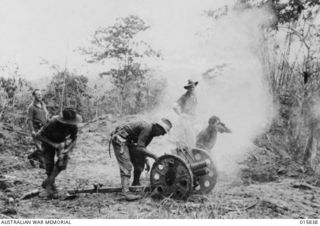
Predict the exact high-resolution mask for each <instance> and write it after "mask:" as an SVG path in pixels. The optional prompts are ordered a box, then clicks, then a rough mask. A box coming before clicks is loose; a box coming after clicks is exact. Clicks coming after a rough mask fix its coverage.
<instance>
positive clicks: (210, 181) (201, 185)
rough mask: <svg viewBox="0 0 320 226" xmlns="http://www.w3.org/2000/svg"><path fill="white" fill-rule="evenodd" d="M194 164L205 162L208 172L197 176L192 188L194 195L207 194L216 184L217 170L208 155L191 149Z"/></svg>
mask: <svg viewBox="0 0 320 226" xmlns="http://www.w3.org/2000/svg"><path fill="white" fill-rule="evenodd" d="M191 152H192V155H193V157H194V161H195V162H200V161H204V160H205V161H207V167H208V169H209V172H208V173H207V174H206V175H202V176H198V177H197V178H196V179H197V181H196V182H197V183H196V186H195V188H194V192H195V193H209V192H210V191H211V190H212V189H213V188H214V186H215V185H216V183H217V176H218V173H217V169H216V167H215V166H214V163H213V161H212V158H211V157H210V155H209V154H208V153H207V152H206V151H205V150H202V149H197V148H193V149H192V150H191Z"/></svg>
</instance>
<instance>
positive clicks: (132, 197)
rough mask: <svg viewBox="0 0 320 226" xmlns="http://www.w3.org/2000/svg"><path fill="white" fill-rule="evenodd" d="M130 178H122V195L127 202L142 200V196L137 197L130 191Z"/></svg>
mask: <svg viewBox="0 0 320 226" xmlns="http://www.w3.org/2000/svg"><path fill="white" fill-rule="evenodd" d="M129 184H130V178H129V177H125V176H122V177H121V185H122V193H123V195H124V197H125V198H126V200H127V201H135V200H138V199H141V198H142V197H141V196H140V195H135V194H133V193H131V192H130V191H129Z"/></svg>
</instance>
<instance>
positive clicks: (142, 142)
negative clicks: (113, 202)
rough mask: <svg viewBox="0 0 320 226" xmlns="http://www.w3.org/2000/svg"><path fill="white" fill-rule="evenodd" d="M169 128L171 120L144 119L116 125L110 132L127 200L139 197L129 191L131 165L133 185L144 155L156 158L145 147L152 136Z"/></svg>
mask: <svg viewBox="0 0 320 226" xmlns="http://www.w3.org/2000/svg"><path fill="white" fill-rule="evenodd" d="M171 128H172V124H171V122H170V121H169V120H168V119H165V118H163V119H161V121H159V122H157V123H147V122H145V121H138V122H133V123H129V124H126V125H123V126H120V127H117V128H116V130H115V131H114V132H113V133H112V134H111V142H112V146H113V149H114V153H115V156H116V158H117V161H118V164H119V168H120V177H121V185H122V192H123V195H124V196H125V198H126V200H127V201H133V200H136V199H139V198H140V196H137V195H134V194H131V193H130V191H129V184H130V177H131V171H132V165H133V168H134V180H133V185H139V184H140V175H141V172H142V171H143V169H144V165H145V160H146V157H150V158H153V159H157V156H156V155H155V154H153V153H151V152H149V151H148V150H147V149H146V147H147V146H148V145H149V144H150V142H151V141H152V139H153V138H154V137H157V136H161V135H164V134H166V133H168V132H169V131H170V129H171Z"/></svg>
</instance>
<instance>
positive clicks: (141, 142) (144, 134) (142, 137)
mask: <svg viewBox="0 0 320 226" xmlns="http://www.w3.org/2000/svg"><path fill="white" fill-rule="evenodd" d="M150 132H151V127H150V128H145V129H143V130H142V131H141V132H140V134H139V137H138V142H137V150H138V151H141V152H142V153H144V154H145V155H146V156H147V157H150V158H153V159H157V156H156V155H155V154H153V153H151V152H150V151H148V150H147V148H146V141H147V139H148V136H149V134H150Z"/></svg>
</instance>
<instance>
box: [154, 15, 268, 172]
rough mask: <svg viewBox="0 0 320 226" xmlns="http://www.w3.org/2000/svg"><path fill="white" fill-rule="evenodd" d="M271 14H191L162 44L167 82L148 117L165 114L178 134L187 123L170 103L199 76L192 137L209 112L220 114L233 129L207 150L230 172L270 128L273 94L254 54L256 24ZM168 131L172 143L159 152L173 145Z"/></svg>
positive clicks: (220, 167) (257, 35)
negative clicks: (159, 101)
mask: <svg viewBox="0 0 320 226" xmlns="http://www.w3.org/2000/svg"><path fill="white" fill-rule="evenodd" d="M271 17H272V15H271V13H269V12H268V11H267V10H262V9H261V10H251V11H245V12H239V11H238V12H232V11H230V12H229V14H228V15H227V16H225V17H223V18H221V19H219V20H217V21H214V20H212V19H209V18H208V17H206V16H205V15H204V14H201V13H200V12H198V13H195V16H194V17H193V18H192V19H190V20H189V21H187V25H185V26H188V27H189V29H181V30H179V29H178V30H176V32H173V33H171V35H172V36H174V38H173V39H174V40H177V39H179V40H180V42H174V44H173V45H170V46H167V47H166V52H164V61H163V63H162V65H161V66H160V67H159V68H163V69H162V70H161V71H160V72H159V76H164V77H165V78H166V79H167V83H168V87H167V89H166V90H165V95H164V97H163V101H162V104H161V106H160V107H159V109H156V110H155V111H154V112H152V114H151V116H150V115H149V116H150V117H151V118H159V117H161V116H164V117H168V118H169V119H171V120H172V121H173V123H174V125H175V127H174V129H173V130H172V132H171V133H172V134H176V133H177V130H179V129H180V130H181V125H183V124H186V122H185V121H184V120H183V119H180V118H179V117H178V116H177V115H175V113H174V112H173V110H172V106H173V104H174V102H175V101H176V100H177V99H178V98H179V97H180V96H181V95H182V94H183V93H184V92H185V90H184V89H183V86H184V85H185V84H186V82H187V80H188V79H193V80H197V81H199V84H198V86H197V87H196V93H197V96H198V102H199V103H198V108H197V118H196V120H195V122H194V123H192V124H193V131H192V132H190V136H194V135H195V134H197V133H198V132H199V131H200V130H202V129H203V128H205V127H206V125H207V121H208V119H209V117H210V116H212V115H216V116H218V117H219V118H220V119H221V121H222V122H224V123H225V124H226V125H227V126H228V127H229V128H230V129H231V130H232V133H226V134H219V135H218V139H217V143H216V145H215V147H214V148H213V150H212V152H211V153H212V156H213V158H214V161H215V162H216V166H217V168H218V170H219V171H223V172H226V173H228V174H230V175H232V174H235V173H236V172H237V170H238V164H237V162H238V161H240V160H241V159H242V158H244V157H245V155H246V153H248V151H250V150H252V148H253V140H254V138H255V137H256V136H257V135H259V134H260V133H262V132H263V131H264V130H265V129H266V128H268V125H269V124H270V121H271V119H272V117H273V112H274V107H273V104H272V99H271V94H270V93H269V88H268V83H267V81H266V80H265V77H264V73H263V67H262V64H261V61H260V60H259V57H258V56H259V54H258V53H259V51H260V40H261V33H260V32H261V30H260V27H261V25H262V24H265V23H267V22H268V21H269V20H270V18H271ZM181 23H184V21H181ZM183 26H184V25H182V24H181V27H183ZM175 27H176V28H177V27H179V26H177V24H175ZM166 38H167V39H170V37H169V36H168V37H166ZM166 53H168V55H166ZM170 53H171V55H170ZM209 69H211V70H210V72H208V73H205V72H206V71H208V70H209ZM204 73H205V74H204ZM179 127H180V128H179ZM172 134H171V135H169V136H168V138H167V140H171V142H170V144H171V146H166V145H162V146H161V147H162V148H161V150H158V151H159V152H160V151H162V152H167V153H168V152H169V150H168V149H170V148H172V146H173V145H172V141H173V140H174V137H175V136H174V135H172ZM159 142H160V141H159Z"/></svg>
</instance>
